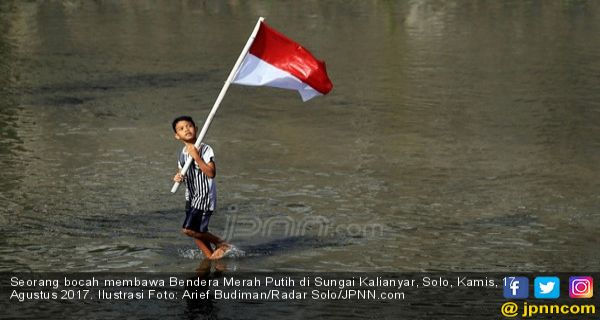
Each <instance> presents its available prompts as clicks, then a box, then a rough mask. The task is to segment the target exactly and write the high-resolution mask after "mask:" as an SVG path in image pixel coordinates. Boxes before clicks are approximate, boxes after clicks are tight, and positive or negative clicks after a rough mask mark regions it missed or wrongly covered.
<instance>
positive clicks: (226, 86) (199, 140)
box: [171, 17, 265, 193]
mask: <svg viewBox="0 0 600 320" xmlns="http://www.w3.org/2000/svg"><path fill="white" fill-rule="evenodd" d="M263 20H265V18H263V17H260V18H258V22H256V26H255V27H254V30H253V31H252V34H251V35H250V38H248V42H246V45H245V46H244V49H243V50H242V53H241V54H240V56H239V57H238V59H237V61H236V62H235V65H234V66H233V69H231V72H230V73H229V77H227V80H226V81H225V84H224V85H223V88H222V89H221V92H220V93H219V96H218V97H217V101H215V104H214V105H213V107H212V110H211V111H210V113H209V114H208V117H207V118H206V121H205V122H204V126H203V127H202V130H201V131H200V134H199V135H198V138H197V139H196V144H195V145H196V148H198V147H199V146H200V144H201V143H202V139H204V135H205V134H206V131H208V127H209V126H210V123H211V122H212V120H213V118H214V116H215V113H217V109H219V105H220V104H221V101H222V100H223V97H225V93H226V92H227V89H229V85H230V84H231V82H232V81H233V78H235V76H236V74H237V71H238V68H239V67H240V64H242V61H243V60H244V57H245V56H246V53H248V50H250V46H251V45H252V42H253V41H254V38H256V34H257V33H258V29H259V28H260V23H261V22H262V21H263ZM192 161H194V159H192V158H189V159H188V160H187V161H186V162H185V165H184V166H183V168H182V169H181V171H180V173H181V174H182V175H183V176H185V173H186V172H187V170H188V169H189V167H190V165H191V164H192ZM178 188H179V182H175V184H174V185H173V188H171V193H175V192H177V189H178Z"/></svg>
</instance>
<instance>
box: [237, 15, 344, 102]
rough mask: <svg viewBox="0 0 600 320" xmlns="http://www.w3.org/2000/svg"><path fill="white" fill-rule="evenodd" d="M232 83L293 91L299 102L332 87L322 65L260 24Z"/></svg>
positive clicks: (292, 42) (321, 62)
mask: <svg viewBox="0 0 600 320" xmlns="http://www.w3.org/2000/svg"><path fill="white" fill-rule="evenodd" d="M233 83H236V84H242V85H248V86H269V87H276V88H283V89H291V90H297V91H298V93H300V96H301V97H302V101H307V100H309V99H312V98H314V97H315V96H319V95H324V94H327V93H329V91H331V89H332V88H333V84H332V83H331V80H329V77H328V76H327V70H326V69H325V62H323V61H320V60H317V59H316V58H315V57H314V56H313V55H312V54H311V53H310V52H309V51H308V50H306V49H305V48H303V47H302V46H301V45H299V44H298V43H296V42H294V41H293V40H291V39H289V38H287V37H286V36H284V35H283V34H281V33H279V32H277V30H275V29H273V28H271V27H269V26H268V25H267V24H266V23H264V22H261V25H260V29H259V30H258V33H257V35H256V38H255V39H254V41H253V42H252V46H251V47H250V50H249V51H248V53H247V54H246V56H245V57H244V60H243V61H242V64H241V66H240V68H239V71H238V73H237V75H236V77H235V78H234V80H233Z"/></svg>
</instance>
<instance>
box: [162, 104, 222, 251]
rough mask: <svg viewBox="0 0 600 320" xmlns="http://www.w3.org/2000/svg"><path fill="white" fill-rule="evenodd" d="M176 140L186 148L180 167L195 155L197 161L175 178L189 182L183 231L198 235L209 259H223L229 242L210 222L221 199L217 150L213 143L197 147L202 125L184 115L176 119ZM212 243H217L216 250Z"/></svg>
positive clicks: (183, 151)
mask: <svg viewBox="0 0 600 320" xmlns="http://www.w3.org/2000/svg"><path fill="white" fill-rule="evenodd" d="M173 131H175V139H177V140H179V141H181V142H183V143H184V145H185V147H184V148H183V150H181V154H180V156H179V162H178V164H179V169H180V170H181V168H183V165H184V164H185V162H186V160H187V159H188V158H189V157H191V158H193V161H194V163H193V164H192V165H191V166H190V168H189V169H188V171H187V173H186V175H185V176H183V175H181V173H179V172H178V173H177V174H176V175H175V176H174V177H173V181H175V182H185V183H186V187H187V188H186V191H185V200H186V205H185V220H184V222H183V226H182V228H183V229H182V230H181V231H182V232H183V233H184V234H185V235H187V236H190V237H192V238H194V242H195V243H196V245H197V246H198V248H200V250H202V253H204V256H206V257H207V258H209V259H220V258H221V257H223V255H224V253H225V250H226V249H227V248H228V247H229V245H228V244H227V243H226V242H225V241H223V240H222V239H221V238H219V237H217V236H215V235H213V234H212V233H210V232H208V223H209V221H210V217H211V215H212V213H213V211H214V210H215V207H216V202H217V185H216V183H215V182H214V180H213V179H214V177H215V175H216V173H217V169H216V166H215V162H214V153H213V150H212V148H211V147H210V146H209V145H206V144H202V145H201V146H200V150H201V151H199V150H198V149H196V146H195V145H194V144H195V143H196V131H198V128H197V127H196V124H195V123H194V120H193V119H192V118H191V117H189V116H181V117H177V118H175V120H173ZM211 243H212V244H214V245H215V249H214V251H213V249H212V247H211Z"/></svg>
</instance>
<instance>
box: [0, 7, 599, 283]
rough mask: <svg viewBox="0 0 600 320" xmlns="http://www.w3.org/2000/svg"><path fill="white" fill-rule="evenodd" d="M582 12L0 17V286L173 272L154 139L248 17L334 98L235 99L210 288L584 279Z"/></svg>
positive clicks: (593, 51) (31, 13)
mask: <svg viewBox="0 0 600 320" xmlns="http://www.w3.org/2000/svg"><path fill="white" fill-rule="evenodd" d="M599 14H600V4H599V3H598V2H595V1H399V2H394V1H302V2H292V1H283V2H278V1H277V2H276V1H261V2H254V1H252V2H245V1H239V2H238V1H227V2H226V1H129V2H121V1H81V2H80V1H49V2H28V1H2V2H1V3H0V21H1V22H0V167H1V175H2V176H1V179H0V226H1V229H2V232H1V235H0V271H17V270H20V271H26V270H34V271H61V270H64V271H163V272H168V271H190V270H194V269H195V268H196V267H197V266H198V265H199V264H200V262H201V260H202V259H201V256H200V254H199V252H198V251H197V250H196V249H195V246H194V244H193V243H192V242H191V241H190V240H189V239H188V238H186V237H185V236H183V235H181V234H180V232H179V226H180V224H181V221H182V219H183V205H184V203H183V199H182V198H183V193H182V192H181V191H180V192H179V193H178V194H176V195H171V194H170V193H169V189H170V187H171V181H170V179H171V177H172V175H173V174H174V173H175V163H176V162H175V161H176V159H177V152H178V150H179V148H180V144H179V142H176V141H175V140H174V139H173V134H172V131H171V129H170V121H171V120H172V119H173V118H174V117H175V116H177V115H180V114H190V115H192V116H194V117H195V118H196V119H197V121H198V122H199V124H201V123H202V122H203V120H204V118H205V117H206V115H207V114H208V111H209V109H210V107H211V106H212V104H213V102H214V100H215V99H216V97H217V94H218V92H219V90H220V88H221V86H222V84H223V81H224V80H225V79H226V77H227V75H228V73H229V71H230V69H231V67H232V66H233V63H234V62H235V59H236V58H237V55H238V54H239V52H240V50H241V48H242V47H243V45H244V43H245V41H246V39H247V37H248V35H249V34H250V32H251V30H252V27H253V26H254V24H255V22H256V20H257V18H258V17H259V16H264V17H265V18H266V21H267V22H268V23H269V24H270V25H272V26H273V27H275V28H276V29H278V30H280V31H281V32H283V33H285V34H287V35H288V36H290V37H292V38H293V39H295V40H296V41H298V42H300V43H302V44H304V45H305V46H306V47H308V48H309V49H310V50H311V51H312V52H313V53H314V54H315V55H316V56H317V57H319V58H321V59H324V60H326V62H327V67H328V71H329V75H330V77H331V79H332V80H333V83H334V85H335V88H334V90H333V92H332V93H331V94H329V95H328V96H326V97H321V98H316V99H314V100H312V101H310V102H307V103H302V102H301V100H300V98H299V97H298V96H297V94H296V93H294V92H290V91H284V90H277V89H269V88H250V87H239V86H232V87H231V88H230V90H229V92H228V94H227V96H226V97H225V100H224V102H223V104H222V105H221V109H220V110H219V112H218V114H217V117H216V118H215V121H214V122H213V126H212V127H211V130H210V131H209V133H208V136H207V142H208V143H210V144H211V145H212V146H213V148H214V149H215V152H216V162H217V168H218V174H217V181H218V184H219V204H218V213H217V214H216V215H215V216H214V218H213V221H212V224H211V227H212V230H213V231H214V232H215V233H217V234H220V235H226V236H227V237H228V238H229V239H230V241H232V243H234V244H236V245H237V247H238V248H239V249H240V250H242V251H244V252H245V253H241V252H238V253H236V255H237V257H234V258H229V259H225V260H224V261H223V262H222V263H223V264H224V268H227V269H229V270H253V271H256V270H259V271H270V270H277V271H291V270H300V271H306V270H317V271H319V270H323V271H371V270H373V271H420V270H456V271H506V270H513V271H517V270H522V271H526V270H527V271H572V270H596V271H598V270H600V259H598V254H597V244H598V238H599V237H600V231H599V229H598V224H599V223H600V182H599V181H600V164H599V163H600V161H599V159H600V42H599V41H598V35H599V34H600V19H599V18H600V17H599Z"/></svg>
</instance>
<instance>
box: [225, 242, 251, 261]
mask: <svg viewBox="0 0 600 320" xmlns="http://www.w3.org/2000/svg"><path fill="white" fill-rule="evenodd" d="M230 246H231V247H230V248H229V250H227V251H226V252H225V254H224V255H223V258H241V257H245V256H246V251H244V250H242V249H240V248H238V247H236V246H235V245H233V244H231V245H230Z"/></svg>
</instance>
